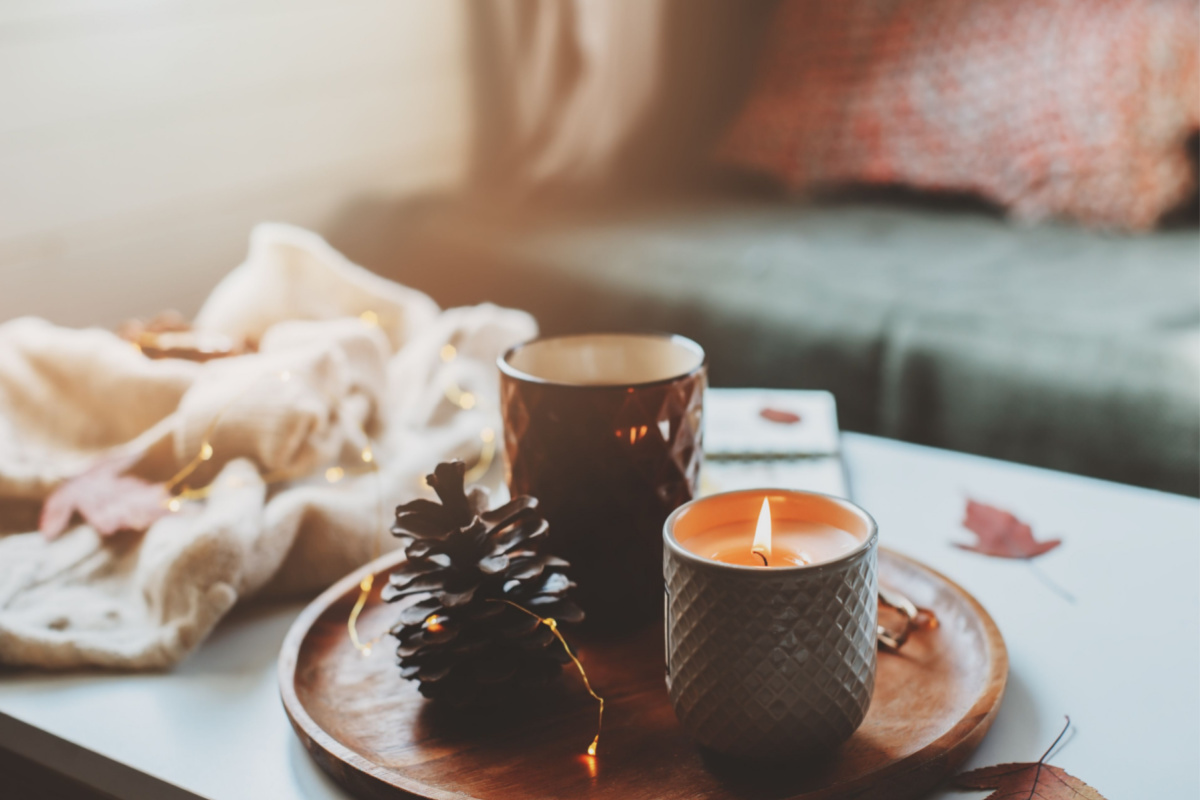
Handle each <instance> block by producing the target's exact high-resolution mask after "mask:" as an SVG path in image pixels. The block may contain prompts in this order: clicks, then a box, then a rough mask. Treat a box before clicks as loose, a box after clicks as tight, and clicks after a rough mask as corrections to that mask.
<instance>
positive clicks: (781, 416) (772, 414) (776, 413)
mask: <svg viewBox="0 0 1200 800" xmlns="http://www.w3.org/2000/svg"><path fill="white" fill-rule="evenodd" d="M758 415H759V416H760V417H762V418H763V419H765V420H767V421H768V422H778V423H779V424H780V425H795V424H796V423H797V422H799V421H800V415H799V414H797V413H795V412H793V411H784V410H783V409H780V408H764V409H763V410H762V411H759V412H758Z"/></svg>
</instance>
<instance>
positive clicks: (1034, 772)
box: [954, 717, 1104, 800]
mask: <svg viewBox="0 0 1200 800" xmlns="http://www.w3.org/2000/svg"><path fill="white" fill-rule="evenodd" d="M1070 727H1071V718H1070V717H1067V724H1066V725H1064V726H1063V729H1062V732H1061V733H1059V734H1058V738H1056V739H1055V740H1054V741H1053V742H1052V743H1051V745H1050V746H1049V747H1048V748H1046V752H1044V753H1042V757H1041V758H1039V759H1038V760H1037V761H1034V762H1033V763H1032V764H1030V763H1019V764H997V765H996V766H994V767H984V768H982V769H976V770H972V771H970V772H964V773H963V774H961V775H959V776H957V777H956V778H955V779H954V788H956V789H984V790H987V789H994V790H995V791H993V792H992V793H991V794H990V795H988V796H987V797H985V798H984V799H983V800H1031V798H1036V800H1104V797H1103V796H1102V795H1101V794H1100V793H1099V792H1097V791H1096V790H1095V789H1093V788H1092V787H1091V786H1088V785H1087V784H1086V783H1084V782H1083V781H1081V780H1079V779H1078V778H1076V777H1075V776H1074V775H1069V774H1068V773H1067V772H1065V771H1064V770H1062V769H1060V768H1059V767H1052V766H1050V765H1049V764H1047V763H1046V758H1047V757H1049V755H1050V753H1051V752H1052V751H1053V750H1054V748H1055V747H1057V746H1058V743H1059V742H1061V741H1062V738H1063V737H1064V736H1066V734H1067V730H1068V729H1069V728H1070Z"/></svg>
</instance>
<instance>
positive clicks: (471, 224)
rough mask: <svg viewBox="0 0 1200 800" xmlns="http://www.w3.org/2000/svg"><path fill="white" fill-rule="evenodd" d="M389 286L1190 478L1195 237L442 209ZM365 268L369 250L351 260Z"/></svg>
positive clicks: (971, 440) (1196, 349) (1156, 475)
mask: <svg viewBox="0 0 1200 800" xmlns="http://www.w3.org/2000/svg"><path fill="white" fill-rule="evenodd" d="M405 219H406V220H407V221H408V222H407V227H406V229H405V231H404V233H403V235H402V237H401V238H402V240H403V243H404V245H403V247H402V248H400V252H394V253H392V254H390V257H389V258H388V261H390V262H391V263H392V264H394V265H396V267H395V269H394V270H392V272H393V277H396V278H398V279H400V280H403V281H405V282H407V283H409V284H412V285H414V286H416V287H418V288H421V289H424V290H426V291H428V292H430V293H431V294H432V295H433V296H434V297H435V298H436V299H437V300H438V301H439V302H441V303H443V304H461V303H474V302H480V301H485V300H490V301H493V302H496V303H500V304H504V305H510V306H515V307H519V308H524V309H527V310H528V311H530V312H532V313H533V314H534V315H535V316H536V317H537V318H538V320H539V321H540V323H541V325H542V329H543V331H544V332H545V333H561V332H569V331H582V330H596V329H605V330H607V329H656V330H669V331H675V332H678V333H682V334H685V335H687V336H690V337H692V338H694V339H696V340H697V341H699V342H700V343H701V344H702V345H703V346H704V347H705V349H706V350H707V351H708V353H709V357H710V368H711V377H712V383H713V384H714V385H718V386H772V387H802V388H823V389H829V390H831V391H833V392H834V394H835V395H836V397H837V401H838V407H839V412H840V419H841V424H842V426H843V427H844V428H846V429H849V430H856V431H864V432H868V433H875V434H880V435H883V436H890V437H895V438H898V439H903V440H906V441H910V442H917V443H920V444H927V445H932V446H935V447H943V448H951V449H955V450H962V451H966V452H971V453H978V454H982V455H987V456H992V457H996V458H1003V459H1010V460H1013V461H1020V462H1023V463H1027V464H1034V465H1038V466H1043V467H1049V468H1052V469H1059V470H1066V471H1071V472H1077V473H1081V474H1084V475H1091V476H1095V477H1098V478H1105V479H1108V480H1115V481H1123V482H1126V483H1132V484H1137V485H1141V486H1146V487H1152V488H1155V489H1161V490H1165V491H1170V492H1178V493H1183V494H1191V495H1196V494H1198V491H1200V234H1198V233H1197V230H1196V227H1195V225H1194V223H1193V224H1191V226H1190V227H1189V226H1185V227H1181V228H1176V229H1173V230H1164V231H1160V232H1157V233H1154V234H1152V235H1147V236H1123V235H1106V234H1103V233H1097V232H1094V231H1087V230H1083V229H1080V228H1077V227H1072V226H1069V225H1044V226H1036V227H1022V226H1019V225H1014V224H1012V223H1010V222H1009V221H1007V220H1005V219H1003V218H1002V217H1000V216H999V215H997V214H995V213H991V212H988V211H985V210H979V209H973V210H962V209H955V208H953V207H949V208H948V207H944V206H943V207H933V206H930V205H929V204H921V203H912V202H896V201H892V200H880V199H878V198H876V199H874V200H863V199H861V198H860V199H857V200H849V199H843V200H840V201H837V200H835V201H828V202H824V203H822V204H817V205H805V204H800V203H791V202H786V201H782V200H778V199H768V198H764V197H761V196H755V195H750V196H748V195H746V194H745V193H724V194H718V195H716V196H713V195H711V194H710V195H703V196H692V197H690V198H688V199H678V198H675V199H660V200H656V201H648V200H641V201H637V202H634V201H629V202H620V201H614V202H609V203H595V202H593V203H589V204H578V203H571V202H566V201H557V202H542V203H533V204H529V203H527V204H520V205H518V206H516V207H513V206H512V205H511V204H497V203H488V202H481V203H470V202H466V203H464V202H457V203H455V204H453V205H452V206H450V207H449V208H445V207H432V208H428V209H426V211H425V212H424V213H410V214H407V215H405ZM367 263H370V262H367Z"/></svg>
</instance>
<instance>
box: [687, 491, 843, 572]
mask: <svg viewBox="0 0 1200 800" xmlns="http://www.w3.org/2000/svg"><path fill="white" fill-rule="evenodd" d="M682 544H683V546H684V547H686V548H687V549H688V550H691V551H692V552H693V553H695V554H696V555H698V556H704V557H705V558H711V559H713V560H714V561H723V562H725V563H726V564H740V565H741V566H747V567H750V566H754V567H797V566H800V567H803V566H808V565H809V564H820V563H822V562H825V561H833V560H835V559H838V558H841V557H842V556H844V555H846V554H847V553H849V552H851V551H852V550H854V549H855V548H856V547H858V546H859V545H861V544H862V539H860V538H859V537H857V536H855V535H854V534H853V533H850V532H849V531H847V530H843V529H842V528H838V527H836V526H834V525H830V524H828V523H825V522H819V521H815V520H806V519H786V518H785V519H778V520H776V519H773V518H772V515H771V501H770V498H768V497H764V498H763V501H762V506H761V507H760V509H759V512H758V521H757V523H756V524H755V525H754V529H753V533H751V527H750V521H749V520H735V521H732V522H723V523H720V524H715V525H713V526H711V527H709V528H705V529H703V530H699V531H696V532H695V533H693V534H692V535H691V536H690V537H688V538H687V540H686V541H684V542H682Z"/></svg>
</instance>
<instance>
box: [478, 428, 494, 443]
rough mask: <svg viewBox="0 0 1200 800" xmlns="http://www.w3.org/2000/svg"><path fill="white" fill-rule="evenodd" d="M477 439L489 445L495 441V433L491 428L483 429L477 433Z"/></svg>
mask: <svg viewBox="0 0 1200 800" xmlns="http://www.w3.org/2000/svg"><path fill="white" fill-rule="evenodd" d="M479 438H480V439H482V440H483V441H485V442H488V443H491V442H493V441H495V440H496V432H495V431H494V430H492V429H491V428H484V429H483V430H481V431H480V432H479Z"/></svg>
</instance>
